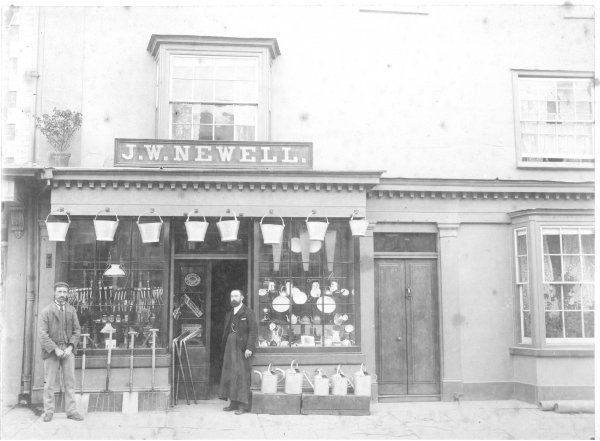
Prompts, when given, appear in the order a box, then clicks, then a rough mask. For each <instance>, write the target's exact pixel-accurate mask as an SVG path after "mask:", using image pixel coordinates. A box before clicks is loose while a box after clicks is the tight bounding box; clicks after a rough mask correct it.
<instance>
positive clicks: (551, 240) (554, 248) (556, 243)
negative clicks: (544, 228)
mask: <svg viewBox="0 0 600 441" xmlns="http://www.w3.org/2000/svg"><path fill="white" fill-rule="evenodd" d="M543 241H544V254H560V235H558V234H544V239H543Z"/></svg>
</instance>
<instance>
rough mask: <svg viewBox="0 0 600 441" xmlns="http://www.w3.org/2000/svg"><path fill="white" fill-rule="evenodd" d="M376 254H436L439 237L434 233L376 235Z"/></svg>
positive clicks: (374, 237) (374, 239)
mask: <svg viewBox="0 0 600 441" xmlns="http://www.w3.org/2000/svg"><path fill="white" fill-rule="evenodd" d="M373 241H374V249H375V252H396V253H398V252H399V253H417V252H425V253H435V252H436V251H437V236H436V234H433V233H375V234H374V235H373Z"/></svg>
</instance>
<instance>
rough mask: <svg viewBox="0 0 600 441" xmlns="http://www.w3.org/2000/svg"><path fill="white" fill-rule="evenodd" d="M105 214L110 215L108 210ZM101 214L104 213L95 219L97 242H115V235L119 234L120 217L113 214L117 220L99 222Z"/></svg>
mask: <svg viewBox="0 0 600 441" xmlns="http://www.w3.org/2000/svg"><path fill="white" fill-rule="evenodd" d="M104 212H105V213H110V211H109V209H108V208H107V209H106V210H104ZM100 213H102V211H99V212H98V213H97V214H96V217H95V218H94V231H95V232H96V240H103V241H108V242H112V241H113V240H114V237H115V233H116V232H117V227H118V226H119V216H117V214H116V213H113V214H114V215H115V220H106V219H101V220H98V214H100Z"/></svg>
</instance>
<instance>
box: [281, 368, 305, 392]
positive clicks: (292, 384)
mask: <svg viewBox="0 0 600 441" xmlns="http://www.w3.org/2000/svg"><path fill="white" fill-rule="evenodd" d="M294 363H296V360H292V363H291V364H290V368H289V369H287V370H286V371H285V388H284V392H285V393H286V394H301V393H302V382H303V380H304V375H303V374H302V372H300V369H298V363H296V367H294Z"/></svg>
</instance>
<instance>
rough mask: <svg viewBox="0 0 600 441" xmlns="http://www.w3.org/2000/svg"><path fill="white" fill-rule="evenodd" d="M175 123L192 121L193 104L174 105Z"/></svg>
mask: <svg viewBox="0 0 600 441" xmlns="http://www.w3.org/2000/svg"><path fill="white" fill-rule="evenodd" d="M172 110H173V111H172V115H173V116H172V118H173V124H183V123H185V124H190V123H191V122H192V106H191V105H190V104H173V105H172Z"/></svg>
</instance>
